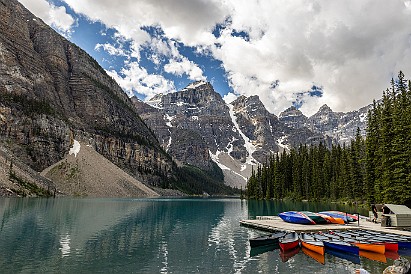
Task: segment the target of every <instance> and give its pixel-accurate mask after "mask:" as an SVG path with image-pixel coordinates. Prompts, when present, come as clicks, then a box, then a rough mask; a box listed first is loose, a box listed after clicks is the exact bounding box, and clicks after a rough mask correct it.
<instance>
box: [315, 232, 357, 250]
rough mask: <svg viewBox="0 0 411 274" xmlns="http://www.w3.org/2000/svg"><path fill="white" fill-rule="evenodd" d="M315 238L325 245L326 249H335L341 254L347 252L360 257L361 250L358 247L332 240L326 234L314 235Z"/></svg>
mask: <svg viewBox="0 0 411 274" xmlns="http://www.w3.org/2000/svg"><path fill="white" fill-rule="evenodd" d="M314 238H315V239H317V240H320V241H322V242H323V243H324V246H325V249H333V250H336V251H339V252H346V253H352V254H356V255H358V254H359V252H360V249H359V248H358V246H355V245H353V244H350V243H347V242H344V241H342V240H336V239H330V238H329V237H327V236H326V234H323V235H319V234H314Z"/></svg>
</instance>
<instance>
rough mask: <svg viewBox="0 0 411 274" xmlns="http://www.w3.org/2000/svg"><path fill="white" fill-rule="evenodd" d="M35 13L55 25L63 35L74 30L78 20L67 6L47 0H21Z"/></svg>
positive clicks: (47, 22)
mask: <svg viewBox="0 0 411 274" xmlns="http://www.w3.org/2000/svg"><path fill="white" fill-rule="evenodd" d="M19 1H20V3H22V4H23V5H24V6H25V7H26V8H27V9H29V10H30V11H31V12H32V13H33V14H34V15H36V16H37V17H39V18H41V19H42V20H43V21H44V22H45V23H46V24H48V25H50V26H52V27H54V28H55V29H56V30H57V31H58V32H60V33H61V34H62V35H64V36H66V37H68V36H70V34H71V32H72V28H73V26H74V25H75V24H76V20H74V18H73V17H72V16H71V15H70V14H68V13H67V11H66V8H65V7H63V6H61V7H57V6H55V5H53V4H50V3H49V2H47V1H46V0H36V1H33V0H19Z"/></svg>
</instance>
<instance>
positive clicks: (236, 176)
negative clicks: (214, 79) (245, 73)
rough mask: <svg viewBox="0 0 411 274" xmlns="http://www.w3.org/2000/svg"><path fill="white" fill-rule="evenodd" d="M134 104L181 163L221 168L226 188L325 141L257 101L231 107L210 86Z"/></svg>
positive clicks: (194, 86) (251, 99) (194, 85)
mask: <svg viewBox="0 0 411 274" xmlns="http://www.w3.org/2000/svg"><path fill="white" fill-rule="evenodd" d="M132 100H133V102H134V105H135V106H136V109H137V110H138V112H139V115H140V117H142V119H143V120H144V121H145V123H146V124H147V125H148V126H149V127H150V128H151V129H152V130H153V132H154V133H155V135H156V136H157V139H158V140H159V142H160V144H161V146H162V147H163V149H164V150H165V151H167V152H168V153H169V154H170V155H171V156H172V157H173V159H174V160H175V161H176V162H177V163H179V164H181V165H191V166H196V167H199V168H201V169H202V170H204V171H207V172H210V171H212V172H214V171H215V168H214V164H215V163H216V164H217V165H218V166H219V167H220V168H221V170H222V171H223V174H224V181H225V183H226V184H228V185H231V186H236V187H241V186H245V183H246V180H247V178H248V177H249V176H250V175H251V170H252V167H253V166H255V165H257V164H259V163H264V162H265V160H266V159H267V158H268V157H270V155H273V154H275V153H277V152H281V151H283V150H284V149H289V148H290V147H293V146H298V145H299V144H302V143H303V144H304V143H315V142H317V143H318V142H319V141H320V140H323V138H324V136H323V135H321V134H316V133H314V132H312V131H311V130H309V129H308V128H305V127H304V128H301V129H294V128H292V127H290V126H288V125H286V124H285V123H284V122H282V121H280V120H279V119H278V117H277V116H275V115H274V114H271V113H269V112H268V111H267V109H266V108H265V106H264V104H263V103H262V102H261V100H260V98H259V97H258V96H250V97H248V98H247V97H245V96H240V97H238V98H237V99H236V100H235V101H233V102H231V103H230V104H227V103H226V102H225V101H224V100H223V99H222V98H221V95H220V94H219V93H217V92H216V91H215V90H214V88H213V87H212V85H211V84H210V83H208V82H205V81H197V82H194V83H191V84H190V85H188V86H187V87H185V88H184V89H182V90H181V91H178V92H174V93H168V94H159V95H157V96H155V97H153V98H152V99H151V100H149V101H148V102H142V101H140V100H138V99H136V98H132Z"/></svg>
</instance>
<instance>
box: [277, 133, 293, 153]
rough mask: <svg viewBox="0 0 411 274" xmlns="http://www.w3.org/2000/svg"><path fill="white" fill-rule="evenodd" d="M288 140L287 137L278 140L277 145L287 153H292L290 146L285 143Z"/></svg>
mask: <svg viewBox="0 0 411 274" xmlns="http://www.w3.org/2000/svg"><path fill="white" fill-rule="evenodd" d="M286 140H287V136H285V135H284V136H281V137H280V138H278V139H277V145H278V146H279V147H281V148H282V149H284V150H285V151H290V146H289V145H286V144H284V142H285V141H286Z"/></svg>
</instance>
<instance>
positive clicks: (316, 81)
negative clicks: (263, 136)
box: [20, 0, 411, 115]
mask: <svg viewBox="0 0 411 274" xmlns="http://www.w3.org/2000/svg"><path fill="white" fill-rule="evenodd" d="M20 2H21V3H23V5H25V6H26V7H27V8H28V9H29V10H31V11H32V12H33V13H34V14H35V15H37V16H38V17H40V18H42V19H43V20H44V21H45V22H46V23H47V24H49V25H51V26H52V27H53V28H54V29H56V30H57V31H58V32H59V33H61V34H63V35H64V36H65V37H67V38H68V39H69V40H71V41H72V42H74V43H76V44H77V45H79V46H80V47H82V48H83V49H85V50H86V51H87V52H88V53H89V54H90V55H92V56H93V57H94V58H95V59H96V60H97V61H98V62H99V63H100V64H101V65H102V66H103V68H105V69H106V70H107V72H108V73H109V74H110V75H111V76H112V77H114V78H115V79H116V80H117V82H118V83H119V84H120V86H121V87H122V88H123V89H124V91H125V92H126V93H127V94H129V95H130V96H132V95H134V96H137V97H139V98H140V99H143V100H144V99H149V98H151V97H152V96H154V95H155V94H157V93H160V92H163V93H164V92H172V91H176V90H179V89H182V88H184V87H185V86H186V85H187V84H189V83H190V82H192V81H194V80H206V81H209V82H211V83H212V84H213V86H214V88H215V90H216V91H217V92H219V93H220V94H221V95H223V96H225V98H226V99H232V98H235V96H238V95H246V96H250V95H255V94H257V95H259V96H260V98H261V100H262V101H263V103H264V104H265V106H266V107H267V108H268V110H270V111H271V112H273V113H274V114H276V115H278V114H279V113H280V112H281V111H283V110H284V109H286V108H287V107H289V106H291V105H296V106H298V107H300V109H301V111H303V113H304V114H306V115H311V114H313V113H315V112H316V111H317V110H318V108H319V107H320V106H321V105H323V104H328V105H329V106H330V107H331V108H332V109H333V110H334V111H350V110H354V109H358V108H359V107H362V106H365V105H367V104H369V103H371V102H372V100H373V99H379V98H380V97H381V95H382V91H383V90H385V89H386V88H387V87H388V86H389V81H390V79H391V78H392V77H395V76H396V75H397V74H398V72H399V71H400V70H402V71H403V72H404V73H405V75H406V76H408V77H409V76H410V75H411V0H407V1H404V0H390V1H387V0H361V1H358V0H346V1H330V0H319V1H315V0H313V1H305V0H123V1H112V0H49V1H46V0H20Z"/></svg>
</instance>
